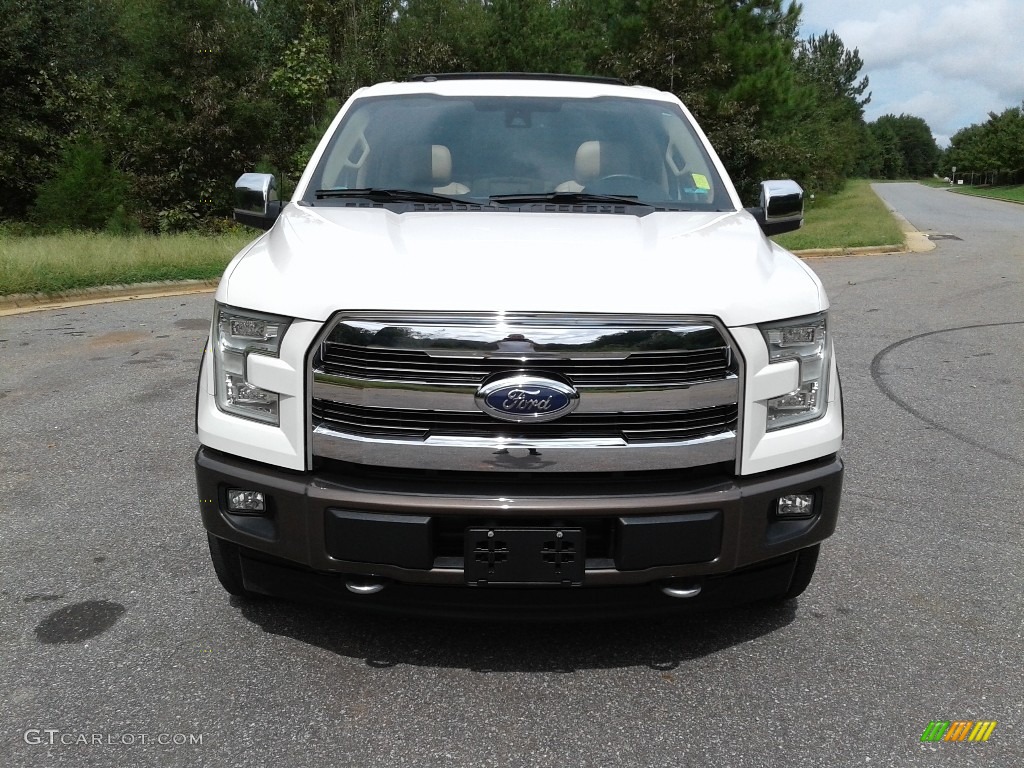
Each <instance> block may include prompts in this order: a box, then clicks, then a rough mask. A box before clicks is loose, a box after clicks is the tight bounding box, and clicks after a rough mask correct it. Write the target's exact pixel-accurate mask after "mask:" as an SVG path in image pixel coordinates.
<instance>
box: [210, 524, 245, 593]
mask: <svg viewBox="0 0 1024 768" xmlns="http://www.w3.org/2000/svg"><path fill="white" fill-rule="evenodd" d="M206 538H207V540H208V541H209V542H210V559H211V560H213V570H214V572H215V573H216V574H217V580H218V581H219V582H220V585H221V586H222V587H224V589H225V591H226V592H227V593H228V594H229V595H235V596H236V597H252V596H253V594H252V592H250V591H249V590H247V589H246V588H245V582H244V581H243V580H242V561H241V555H240V548H239V546H238V545H237V544H233V543H232V542H230V541H225V540H224V539H218V538H217V537H216V536H214V535H213V534H212V533H207V534H206Z"/></svg>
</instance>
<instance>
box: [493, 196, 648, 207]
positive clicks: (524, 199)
mask: <svg viewBox="0 0 1024 768" xmlns="http://www.w3.org/2000/svg"><path fill="white" fill-rule="evenodd" d="M490 199H491V202H492V203H564V204H566V205H574V204H578V203H617V204H619V205H644V206H648V207H651V204H650V203H645V202H643V201H642V200H640V198H638V197H637V196H636V195H599V194H596V193H594V192H526V193H521V194H515V195H491V198H490Z"/></svg>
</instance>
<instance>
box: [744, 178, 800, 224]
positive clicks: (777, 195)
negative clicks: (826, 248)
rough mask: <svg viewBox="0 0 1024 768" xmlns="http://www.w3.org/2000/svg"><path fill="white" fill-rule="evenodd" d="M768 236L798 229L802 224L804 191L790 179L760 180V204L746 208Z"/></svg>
mask: <svg viewBox="0 0 1024 768" xmlns="http://www.w3.org/2000/svg"><path fill="white" fill-rule="evenodd" d="M747 210H748V211H749V212H750V213H751V214H752V215H753V216H754V218H755V219H757V223H758V224H760V225H761V230H762V231H763V232H764V233H765V234H766V235H768V236H771V235H781V234H782V233H783V232H792V231H793V230H796V229H800V227H802V226H803V224H804V191H803V189H801V188H800V185H799V184H797V183H796V182H795V181H791V180H790V179H772V180H770V181H762V182H761V204H760V205H759V206H758V207H757V208H747Z"/></svg>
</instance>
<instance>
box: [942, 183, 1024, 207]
mask: <svg viewBox="0 0 1024 768" xmlns="http://www.w3.org/2000/svg"><path fill="white" fill-rule="evenodd" d="M953 191H954V192H956V193H957V194H960V195H975V196H976V197H991V198H993V199H994V200H1011V201H1013V202H1015V203H1024V184H1020V185H1017V186H1015V187H968V186H963V187H960V186H956V187H953Z"/></svg>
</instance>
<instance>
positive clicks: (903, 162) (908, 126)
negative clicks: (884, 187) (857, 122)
mask: <svg viewBox="0 0 1024 768" xmlns="http://www.w3.org/2000/svg"><path fill="white" fill-rule="evenodd" d="M869 128H870V129H871V132H872V134H873V135H874V139H875V142H876V144H877V145H878V152H879V157H878V160H877V162H876V163H875V164H873V166H872V170H873V171H875V172H876V173H875V174H874V175H876V176H879V177H881V178H885V179H897V178H901V177H905V176H912V177H914V178H920V177H922V176H930V175H932V174H933V173H934V172H935V170H936V168H937V164H938V161H939V147H938V145H937V144H936V143H935V138H934V137H933V136H932V131H931V128H929V127H928V123H926V122H925V121H924V120H923V119H922V118H920V117H915V116H913V115H906V114H901V115H900V116H899V117H897V116H896V115H883V116H882V117H880V118H878V119H877V120H876V121H875V122H873V123H871V124H870V125H869Z"/></svg>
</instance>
